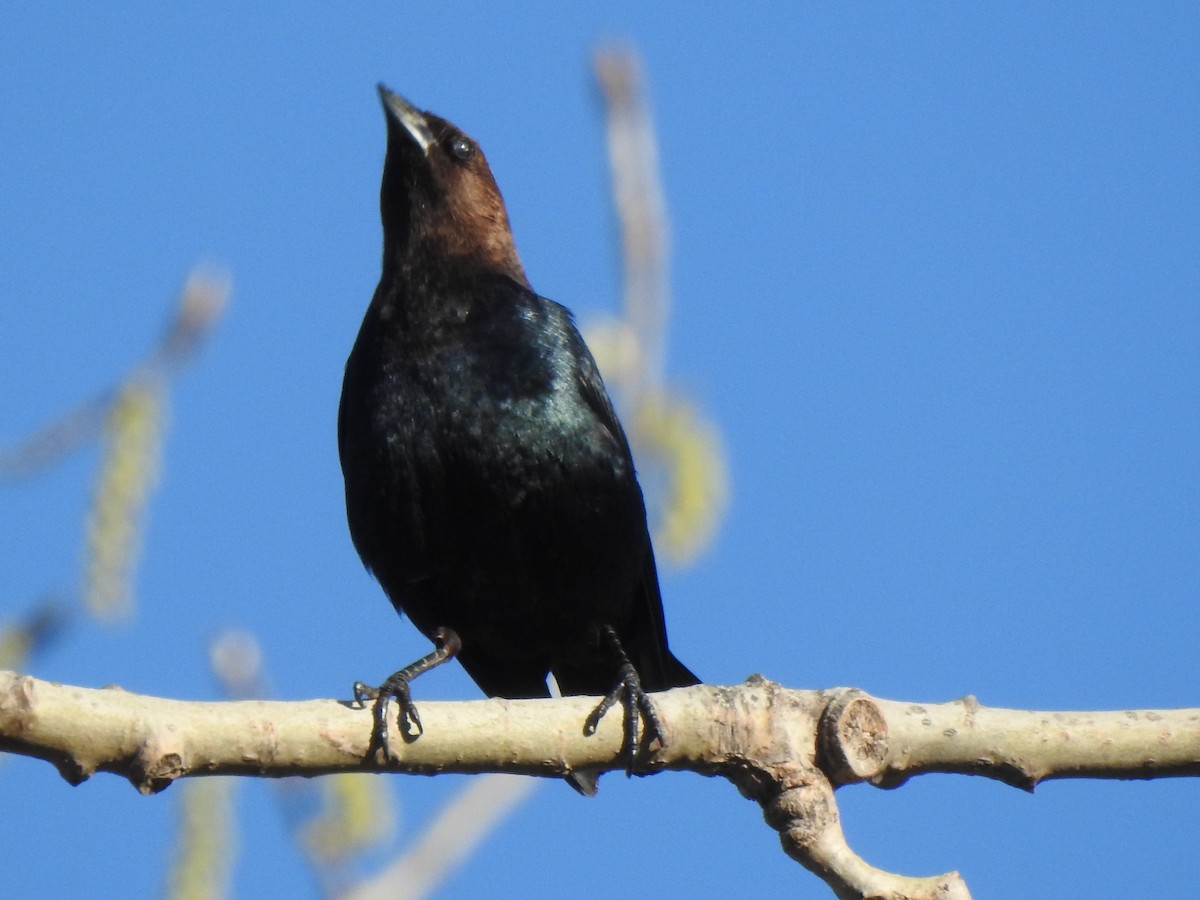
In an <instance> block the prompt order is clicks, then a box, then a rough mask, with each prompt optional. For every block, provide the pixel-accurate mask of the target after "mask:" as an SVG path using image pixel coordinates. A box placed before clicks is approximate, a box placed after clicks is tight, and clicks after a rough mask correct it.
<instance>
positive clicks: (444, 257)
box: [338, 84, 699, 794]
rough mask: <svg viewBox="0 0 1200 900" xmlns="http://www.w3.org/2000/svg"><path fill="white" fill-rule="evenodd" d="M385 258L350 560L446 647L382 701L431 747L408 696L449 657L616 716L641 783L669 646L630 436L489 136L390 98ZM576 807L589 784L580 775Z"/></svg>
mask: <svg viewBox="0 0 1200 900" xmlns="http://www.w3.org/2000/svg"><path fill="white" fill-rule="evenodd" d="M378 91H379V96H380V99H381V101H382V103H383V107H384V112H385V116H386V120H387V151H386V156H385V161H384V167H383V177H382V182H381V186H380V198H379V199H380V203H379V205H380V218H381V220H382V226H383V265H382V274H381V276H380V280H379V285H378V287H377V288H376V290H375V293H374V296H373V297H372V299H371V302H370V305H369V306H368V308H367V311H366V314H365V316H364V318H363V322H362V325H361V327H360V330H359V332H358V336H357V338H356V340H355V342H354V346H353V349H352V350H351V352H350V355H349V358H348V359H347V362H346V369H345V375H344V379H343V384H342V395H341V403H340V405H339V410H338V452H339V457H340V461H341V466H342V473H343V476H344V481H345V493H346V516H347V521H348V524H349V529H350V535H351V538H352V540H353V543H354V546H355V549H356V550H357V551H358V554H359V556H360V557H361V559H362V561H363V563H364V565H365V566H366V567H367V569H368V570H369V571H370V572H371V573H372V574H373V575H374V576H375V578H376V579H377V580H378V581H379V583H380V585H381V586H382V588H383V590H384V592H385V593H386V595H387V597H388V598H389V600H390V601H391V603H392V605H393V606H394V607H395V608H396V610H397V612H399V613H400V614H401V615H402V616H403V615H407V616H408V618H409V619H410V620H411V621H412V623H413V624H414V625H415V626H416V627H417V629H419V630H420V631H421V633H422V634H424V635H425V636H426V637H427V638H429V639H430V640H432V641H433V642H434V645H435V649H434V650H433V651H432V652H431V653H430V654H428V655H427V656H425V657H422V658H421V659H420V660H417V661H416V662H415V663H413V664H412V665H410V666H406V667H404V668H402V669H400V670H399V671H397V672H396V673H395V674H393V675H392V676H390V677H389V678H388V679H386V680H385V681H384V682H383V683H382V684H380V685H378V686H376V687H372V686H368V685H366V684H364V683H362V682H356V683H355V686H354V690H355V696H356V699H357V700H358V702H359V703H361V704H363V705H366V702H367V701H368V700H373V701H374V705H373V713H374V718H373V732H372V742H373V746H375V747H376V748H382V749H383V751H384V752H386V750H387V741H388V733H387V716H386V711H387V704H388V702H389V701H390V700H395V701H396V703H397V704H398V708H399V716H398V720H399V723H400V727H401V730H402V731H403V733H404V736H405V739H406V740H415V739H416V738H417V737H419V735H420V734H421V733H422V726H421V723H420V716H419V715H418V713H417V709H416V705H415V704H414V703H413V701H412V698H411V693H410V687H409V683H410V682H411V681H412V680H413V679H414V678H415V677H416V676H417V675H419V674H421V673H422V672H424V671H427V670H428V669H430V668H433V667H434V666H437V665H441V664H442V663H444V662H446V661H447V660H449V659H451V658H457V659H458V661H459V663H460V664H461V665H462V667H463V668H464V669H465V670H466V672H467V674H468V675H469V676H470V677H471V678H472V680H474V682H475V683H476V684H477V685H478V686H479V688H480V689H482V691H483V692H484V693H485V694H487V695H488V696H489V697H504V698H509V699H520V698H538V697H549V696H552V695H562V696H574V695H588V696H599V697H602V698H603V699H602V700H601V702H600V703H599V704H598V705H597V706H596V708H595V709H594V710H593V711H592V713H591V715H590V716H589V717H588V719H587V720H586V721H585V723H584V731H585V733H592V732H594V731H595V729H596V727H597V724H598V722H599V720H600V718H601V717H602V716H604V715H605V713H607V711H608V710H609V709H610V708H612V707H613V706H616V705H620V706H621V708H622V710H623V713H624V723H623V724H624V728H623V740H622V748H621V753H622V755H623V758H624V760H625V763H626V771H627V772H628V773H629V774H632V772H633V767H634V760H635V757H636V754H637V752H638V747H639V742H638V724H639V720H640V721H641V722H642V724H643V734H642V740H643V741H644V742H645V743H646V744H647V745H648V744H649V742H651V741H653V740H655V739H657V740H658V741H659V742H660V743H661V742H662V726H661V723H660V721H659V719H658V716H657V713H656V711H655V708H654V705H653V703H652V702H651V701H650V700H649V698H648V697H647V694H648V693H650V692H654V691H662V690H667V689H669V688H674V687H686V686H689V685H693V684H697V683H699V679H698V678H697V677H696V676H695V675H694V674H692V672H691V671H690V670H689V669H688V668H687V667H686V666H685V665H684V664H683V663H681V662H680V661H679V660H678V659H676V658H675V656H674V655H673V654H672V653H671V651H670V649H669V647H668V644H667V632H666V626H665V622H664V616H663V604H662V597H661V594H660V591H659V583H658V576H657V572H656V570H655V561H654V551H653V548H652V546H651V539H650V533H649V530H648V526H647V520H646V509H645V503H644V500H643V496H642V491H641V488H640V486H639V484H638V481H637V477H636V473H635V470H634V461H633V455H632V453H631V451H630V446H629V441H628V439H627V438H626V435H625V432H624V430H623V429H622V427H621V424H620V422H619V421H618V419H617V415H616V413H615V411H614V408H613V404H612V401H611V399H610V398H609V395H608V393H607V391H606V389H605V386H604V382H603V380H602V378H601V375H600V371H599V369H598V368H597V365H596V362H595V360H594V358H593V357H592V354H591V353H590V352H589V350H588V348H587V345H586V344H585V343H584V340H583V337H582V336H581V335H580V333H579V330H578V329H577V327H576V325H575V322H574V319H573V317H572V314H571V313H570V311H569V310H568V309H567V308H566V307H564V306H562V305H560V304H558V303H556V302H554V301H553V300H550V299H547V298H545V297H542V296H540V295H539V294H537V293H536V292H534V290H533V288H532V287H531V285H530V282H529V280H528V278H527V277H526V274H525V270H524V267H523V266H522V264H521V261H520V259H519V257H518V255H517V250H516V245H515V243H514V240H513V235H512V230H511V228H510V226H509V220H508V214H507V211H506V209H505V205H504V201H503V199H502V197H501V194H500V190H499V188H498V186H497V184H496V180H495V178H494V177H493V175H492V172H491V169H490V167H489V165H488V162H487V160H486V158H485V157H484V154H483V151H482V149H481V148H480V146H479V144H478V143H477V142H476V141H475V140H474V139H473V138H471V137H470V136H469V135H467V134H466V133H465V132H463V131H462V130H461V129H459V128H458V127H456V126H455V125H453V124H451V123H450V122H448V121H447V120H445V119H443V118H440V117H438V116H437V115H434V114H433V113H431V112H422V111H420V110H418V109H417V108H416V107H415V106H413V105H412V104H411V103H409V102H408V101H407V100H405V99H404V98H403V97H401V96H400V95H399V94H396V93H394V92H392V91H390V90H389V89H388V88H387V87H385V86H384V85H382V84H380V85H379V86H378ZM567 780H568V782H569V783H571V784H572V785H573V786H574V787H575V788H576V789H577V790H579V791H580V792H581V793H585V794H590V793H594V792H595V776H594V775H593V774H591V773H585V772H579V771H576V772H569V773H568V774H567Z"/></svg>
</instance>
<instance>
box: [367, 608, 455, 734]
mask: <svg viewBox="0 0 1200 900" xmlns="http://www.w3.org/2000/svg"><path fill="white" fill-rule="evenodd" d="M433 640H434V643H435V644H436V645H437V646H436V648H435V649H434V651H433V652H432V653H429V654H427V655H426V656H422V657H421V658H420V659H418V660H417V661H416V662H414V663H413V664H412V665H409V666H405V667H404V668H403V669H401V670H400V671H398V672H393V673H392V674H391V675H389V676H388V678H387V680H385V681H384V682H383V684H381V685H379V687H370V686H369V685H366V684H364V683H363V682H361V681H356V682H354V699H355V700H356V701H357V702H358V704H359V705H360V706H364V707H365V706H366V705H367V701H368V700H373V701H375V702H374V704H373V705H372V707H371V714H372V716H373V719H374V726H373V728H372V730H371V750H372V751H375V750H382V751H383V752H384V754H385V755H386V754H387V753H388V752H389V751H388V721H387V703H388V700H391V699H394V700H395V701H396V706H397V710H398V711H397V714H396V719H397V721H398V722H399V725H400V733H401V734H402V735H403V737H404V740H405V741H408V742H412V741H415V740H416V739H417V738H419V737H420V736H421V735H422V734H423V733H424V731H425V729H424V727H423V726H422V725H421V716H420V714H418V713H417V705H416V704H415V703H413V700H412V693H411V690H410V688H409V683H410V682H411V681H412V680H413V679H414V678H416V677H417V676H418V675H420V674H422V673H424V672H428V671H429V670H430V669H432V668H434V667H435V666H440V665H441V664H442V663H444V662H446V661H447V660H449V659H453V658H454V657H455V656H456V655H457V654H458V651H459V650H461V649H462V640H461V639H460V638H459V636H458V635H457V634H456V633H455V632H454V631H453V630H452V629H450V628H439V629H437V630H436V631H435V632H434V633H433Z"/></svg>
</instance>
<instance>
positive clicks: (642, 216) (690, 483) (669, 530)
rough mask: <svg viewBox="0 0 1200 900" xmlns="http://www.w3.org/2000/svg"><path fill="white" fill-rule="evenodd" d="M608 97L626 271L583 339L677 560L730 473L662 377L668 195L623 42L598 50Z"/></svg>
mask: <svg viewBox="0 0 1200 900" xmlns="http://www.w3.org/2000/svg"><path fill="white" fill-rule="evenodd" d="M593 68H594V72H595V76H596V82H597V84H598V85H599V87H600V92H601V95H602V97H603V99H604V112H605V125H606V133H607V138H608V161H609V173H610V177H611V181H612V192H613V206H614V210H615V212H616V217H617V223H618V227H619V231H620V247H621V262H622V271H623V275H624V281H623V288H624V289H623V298H624V300H623V311H622V316H621V318H620V319H618V320H615V321H608V322H600V323H596V324H593V325H589V327H588V328H587V329H586V331H587V341H588V346H589V347H590V348H591V349H592V352H593V353H595V355H596V359H597V360H598V362H599V364H600V368H601V370H602V371H603V372H604V374H605V377H606V379H607V380H608V381H609V382H610V384H611V386H612V387H613V388H615V391H616V395H617V396H618V398H619V399H620V400H622V401H623V403H624V405H625V406H626V407H627V408H629V409H631V410H632V415H631V416H629V417H627V418H626V423H627V425H628V430H629V437H630V440H631V441H632V443H633V445H634V451H635V455H636V456H637V458H638V463H639V471H640V474H641V475H642V482H643V488H644V489H645V490H646V491H647V493H648V494H649V496H650V500H651V502H650V509H651V513H652V517H653V522H652V525H653V531H654V544H655V547H656V548H658V550H659V552H660V553H661V554H662V555H663V556H664V557H665V558H667V559H669V560H670V561H671V562H673V563H675V564H676V565H687V564H688V563H691V562H693V561H694V560H695V559H696V557H698V556H699V555H700V554H701V553H702V552H703V551H704V550H705V549H706V548H707V546H708V544H709V542H710V541H711V540H712V537H713V535H714V534H715V533H716V530H717V527H718V525H719V524H720V522H721V518H722V516H723V515H724V512H725V504H726V500H727V497H728V477H727V474H726V465H725V453H724V449H723V447H722V444H721V439H720V431H719V429H717V428H716V427H715V426H714V425H713V424H711V423H710V422H709V421H708V419H707V418H706V417H705V415H704V414H703V413H702V412H701V410H700V409H699V408H698V407H697V405H696V404H694V403H691V402H689V401H687V400H686V399H684V397H682V396H681V395H680V394H679V392H677V391H675V390H673V389H669V388H668V387H666V386H665V384H664V374H665V371H666V348H667V324H668V320H669V318H670V312H671V297H670V280H669V278H668V268H669V267H668V257H669V254H668V245H669V240H668V233H667V232H668V228H667V211H666V199H665V195H664V192H663V188H662V178H661V176H660V174H659V162H658V146H657V143H656V140H655V131H654V122H653V119H652V118H651V115H650V109H649V104H648V103H647V100H646V90H645V86H644V81H643V78H642V71H641V63H640V61H639V59H638V56H637V54H636V53H635V52H634V51H633V50H632V49H630V48H628V47H608V48H604V49H601V50H598V51H597V52H596V54H595V57H594V66H593Z"/></svg>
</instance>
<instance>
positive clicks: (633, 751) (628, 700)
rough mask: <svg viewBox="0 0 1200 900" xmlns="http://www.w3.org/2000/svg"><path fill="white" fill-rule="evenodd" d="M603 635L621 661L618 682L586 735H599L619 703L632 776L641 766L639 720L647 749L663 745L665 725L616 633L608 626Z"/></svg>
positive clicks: (624, 751) (591, 716)
mask: <svg viewBox="0 0 1200 900" xmlns="http://www.w3.org/2000/svg"><path fill="white" fill-rule="evenodd" d="M601 634H602V635H603V636H604V637H605V638H606V640H607V641H608V643H609V647H610V648H611V650H612V651H613V654H614V655H615V656H616V657H617V659H618V660H619V663H618V667H617V672H618V680H617V683H616V684H615V685H614V686H613V689H612V690H611V691H609V692H608V694H607V695H606V696H605V697H604V699H603V700H601V701H600V703H599V704H597V706H596V708H595V709H593V710H592V711H591V713H590V714H589V715H588V717H587V719H585V720H584V723H583V733H584V734H586V735H592V734H595V733H596V728H597V727H599V725H600V720H601V719H603V718H604V715H605V713H607V712H608V711H609V710H610V709H612V708H613V707H614V706H616V705H617V703H618V702H619V703H620V704H621V709H622V710H623V712H624V714H625V715H624V721H623V723H622V725H623V729H624V735H623V737H622V740H621V757H622V758H623V759H624V760H625V774H626V775H629V776H632V775H633V770H634V764H635V763H636V762H637V752H638V747H639V742H638V720H639V718H640V719H641V720H642V721H643V722H644V723H645V728H644V730H643V732H642V743H643V744H645V745H646V746H649V745H650V744H651V743H652V742H654V741H656V740H657V741H658V742H659V744H661V743H662V742H663V738H662V732H663V729H662V722H661V721H660V720H659V718H658V712H657V711H656V710H655V708H654V704H653V703H651V702H650V695H649V694H647V693H646V691H645V690H644V689H643V688H642V679H641V678H640V677H639V676H638V673H637V669H635V668H634V667H633V663H631V662H630V661H629V657H628V656H626V654H625V648H623V647H622V646H621V642H620V640H619V639H618V638H617V633H616V631H614V630H613V629H612V628H611V627H609V626H607V625H606V626H604V627H603V628H601Z"/></svg>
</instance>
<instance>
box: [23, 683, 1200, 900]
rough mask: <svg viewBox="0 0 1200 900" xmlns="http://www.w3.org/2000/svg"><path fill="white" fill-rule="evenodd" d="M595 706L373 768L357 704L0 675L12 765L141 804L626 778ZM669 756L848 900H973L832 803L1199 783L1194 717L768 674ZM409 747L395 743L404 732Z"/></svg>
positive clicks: (665, 761) (673, 727)
mask: <svg viewBox="0 0 1200 900" xmlns="http://www.w3.org/2000/svg"><path fill="white" fill-rule="evenodd" d="M594 702H595V701H594V699H592V698H587V697H569V698H564V699H559V700H495V699H494V700H486V701H475V702H463V703H437V702H426V703H422V704H421V714H422V720H423V723H424V725H425V731H424V733H423V735H422V736H421V737H420V739H419V740H416V741H414V742H411V743H401V742H396V744H394V745H393V747H392V756H391V758H390V759H387V760H382V759H376V758H373V757H368V747H369V745H370V735H371V730H372V728H371V714H370V712H369V711H368V710H362V709H358V708H356V707H355V705H354V704H352V703H349V702H335V701H331V700H312V701H305V702H288V703H283V702H266V701H240V702H227V703H195V702H192V703H189V702H182V701H177V700H166V699H161V698H157V697H146V696H139V695H135V694H129V693H126V692H124V691H121V690H120V689H116V688H107V689H103V690H94V689H88V688H80V687H71V686H67V685H60V684H55V683H53V682H46V681H39V680H37V679H34V678H31V677H28V676H18V675H16V674H14V673H10V672H5V673H0V750H3V751H7V752H12V753H20V754H24V755H27V756H33V757H38V758H41V759H45V760H48V761H50V762H52V763H53V764H54V765H55V766H57V767H58V770H59V772H60V773H61V774H62V775H63V777H64V778H66V779H67V780H68V781H69V782H70V783H72V784H78V783H80V782H82V781H84V780H85V779H86V778H87V777H89V776H90V775H91V774H93V773H94V772H96V771H107V772H114V773H117V774H120V775H123V776H125V777H126V778H128V779H129V780H130V781H131V782H132V783H133V784H134V785H135V786H136V787H137V788H138V790H140V791H142V792H143V793H154V792H156V791H160V790H163V789H164V788H166V787H167V786H168V785H170V783H171V782H172V781H174V780H175V779H176V778H180V777H184V776H190V775H215V774H224V775H259V776H270V777H277V776H282V775H309V776H311V775H321V774H329V773H333V772H409V773H416V774H434V773H438V772H476V773H477V772H510V773H518V774H526V775H543V776H550V775H562V774H564V773H566V772H568V771H570V770H572V769H578V768H583V769H596V770H598V771H602V770H612V769H618V768H620V767H621V763H620V760H619V750H620V745H621V730H622V729H621V724H622V723H621V722H620V721H619V719H620V717H619V716H615V715H613V716H608V717H606V718H605V719H604V720H603V721H602V722H601V724H600V728H599V730H598V731H597V733H596V734H595V735H594V736H591V737H588V736H585V735H584V734H583V731H582V728H581V723H582V722H583V721H584V719H585V717H586V716H587V714H588V713H589V712H590V710H591V708H592V705H593V704H594ZM655 704H656V706H657V708H658V711H659V715H660V717H661V719H662V722H663V726H664V732H665V739H666V745H665V746H664V747H657V746H656V747H652V748H647V749H646V751H645V752H644V754H643V756H642V759H641V760H640V769H641V772H642V773H644V774H648V773H650V772H656V771H659V770H661V769H686V770H690V771H694V772H698V773H700V774H703V775H721V776H723V777H725V778H727V779H729V780H730V781H732V782H733V783H734V784H735V785H736V786H737V787H738V789H739V790H740V791H741V792H742V793H743V794H744V795H746V796H747V797H751V798H753V799H754V800H756V801H758V803H760V804H761V805H762V807H763V809H764V812H765V815H766V819H767V822H768V823H769V824H770V825H771V826H772V827H773V828H775V829H776V830H777V831H778V832H779V833H780V838H781V841H782V844H783V848H784V850H785V852H787V853H788V854H789V855H790V856H792V857H793V858H795V859H796V860H797V861H799V862H800V863H801V864H803V865H804V866H805V867H807V868H809V869H811V870H812V871H814V872H816V873H817V874H818V875H820V876H821V877H822V878H823V879H824V880H825V881H826V882H827V883H828V884H829V885H830V887H832V888H833V890H834V891H835V893H837V894H838V895H839V896H841V897H881V896H888V897H895V898H905V897H912V898H925V897H929V898H933V897H938V898H941V900H946V898H962V897H966V896H968V895H967V892H966V887H965V885H964V884H963V882H962V880H961V879H960V878H959V876H958V875H957V874H956V873H950V874H947V875H942V876H937V877H935V878H907V877H904V876H900V875H895V874H891V873H887V872H883V871H881V870H878V869H875V868H874V867H872V866H870V865H869V864H868V863H866V862H865V861H864V860H862V859H861V858H860V857H858V856H857V855H855V854H854V852H853V851H852V850H851V849H850V848H849V846H848V845H847V844H846V840H845V837H844V835H843V833H842V830H841V824H840V820H839V814H838V809H837V805H836V802H835V800H834V793H833V792H834V789H835V788H837V787H840V786H842V785H846V784H852V783H855V782H864V781H865V782H868V783H871V784H875V785H877V786H879V787H894V786H896V785H898V784H900V783H902V782H903V781H905V780H906V779H908V778H909V777H912V776H914V775H919V774H924V773H928V772H946V773H960V774H971V775H983V776H985V777H988V778H993V779H995V780H998V781H1001V782H1004V783H1005V784H1010V785H1015V786H1018V787H1021V788H1023V789H1026V790H1032V789H1033V787H1034V786H1035V785H1037V784H1039V783H1040V782H1042V781H1045V780H1048V779H1056V778H1085V777H1086V778H1139V779H1142V778H1155V777H1167V776H1181V775H1190V776H1195V775H1200V710H1197V709H1183V710H1141V711H1133V710H1130V711H1121V712H1027V711H1020V710H1008V709H992V708H988V707H984V706H980V705H979V703H978V702H977V701H976V700H975V699H974V698H972V697H967V698H963V699H962V700H957V701H954V702H951V703H940V704H914V703H908V702H899V701H890V700H880V699H877V698H874V697H870V696H868V695H867V694H864V693H862V692H861V691H857V690H853V689H847V688H840V689H836V690H831V691H794V690H787V689H784V688H783V687H781V686H780V685H778V684H775V683H773V682H770V681H766V680H765V679H762V678H760V677H757V676H756V677H754V678H751V679H750V680H749V681H747V682H745V683H744V684H742V685H738V686H736V687H711V686H707V685H699V686H696V687H692V688H685V689H680V690H674V691H668V692H666V693H663V694H658V695H656V697H655ZM393 733H394V734H398V733H399V729H395V730H394V731H393Z"/></svg>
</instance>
